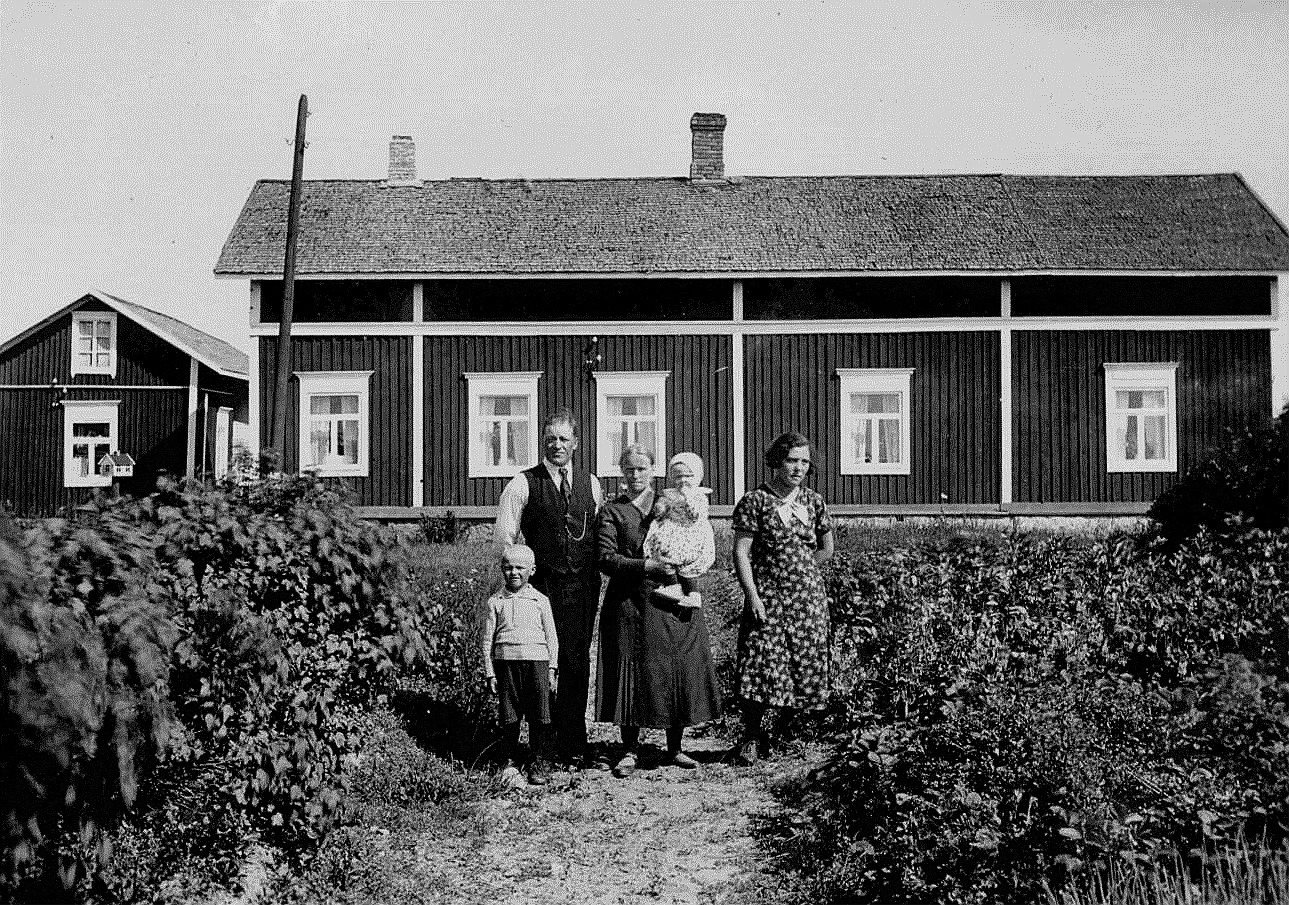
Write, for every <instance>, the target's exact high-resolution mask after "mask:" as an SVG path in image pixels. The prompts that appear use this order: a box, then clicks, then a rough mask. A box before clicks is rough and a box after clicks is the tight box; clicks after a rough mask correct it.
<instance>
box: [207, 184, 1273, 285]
mask: <svg viewBox="0 0 1289 905" xmlns="http://www.w3.org/2000/svg"><path fill="white" fill-rule="evenodd" d="M289 190H290V184H289V182H284V181H261V182H258V183H256V185H255V187H254V188H253V189H252V190H251V194H250V197H249V198H248V199H247V201H246V205H245V206H244V207H243V209H242V212H241V215H240V216H239V217H238V219H237V223H236V224H235V225H234V227H233V230H232V233H231V234H230V235H229V237H228V240H227V242H225V244H224V248H223V251H222V253H221V254H220V257H219V262H218V264H217V265H216V267H215V272H216V273H217V274H221V275H229V276H273V275H280V274H281V272H282V261H283V256H284V248H285V234H286V212H287V200H288V194H289ZM297 267H298V271H297V272H298V273H300V274H305V275H307V274H526V273H533V274H536V273H543V274H591V273H607V274H634V273H674V274H689V273H729V274H738V273H785V274H790V273H794V272H819V271H842V272H844V271H852V272H856V271H875V272H882V271H892V272H900V271H938V270H944V271H1013V270H1015V271H1034V270H1038V271H1049V270H1051V271H1064V270H1098V271H1104V270H1111V271H1217V272H1229V271H1256V272H1267V271H1284V270H1289V233H1287V232H1286V230H1285V228H1284V226H1283V225H1282V224H1281V223H1279V222H1278V221H1277V220H1276V218H1275V217H1274V216H1273V215H1272V214H1271V212H1270V211H1269V210H1268V209H1267V208H1266V207H1265V206H1264V205H1263V204H1262V203H1261V201H1260V200H1259V199H1258V198H1257V196H1256V195H1255V194H1254V193H1253V192H1252V191H1251V190H1250V189H1249V187H1248V186H1247V185H1246V184H1245V183H1244V180H1243V179H1241V178H1240V177H1239V176H1238V175H1236V174H1217V175H1202V176H1006V175H981V176H813V177H812V176H801V177H762V176H748V177H734V178H729V179H722V180H715V181H708V182H700V181H691V180H688V179H683V178H681V179H675V178H652V179H555V180H482V179H450V180H445V181H430V182H425V183H424V184H420V185H411V186H392V185H387V184H384V183H382V182H380V181H330V180H327V181H321V180H320V181H310V182H306V183H305V186H304V193H303V200H302V205H301V217H300V239H299V247H298V255H297Z"/></svg>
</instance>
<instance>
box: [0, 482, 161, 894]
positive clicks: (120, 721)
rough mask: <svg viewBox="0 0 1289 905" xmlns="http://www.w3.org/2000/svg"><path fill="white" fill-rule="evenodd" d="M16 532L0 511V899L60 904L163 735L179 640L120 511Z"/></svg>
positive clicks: (84, 872) (81, 877)
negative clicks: (0, 858)
mask: <svg viewBox="0 0 1289 905" xmlns="http://www.w3.org/2000/svg"><path fill="white" fill-rule="evenodd" d="M80 519H81V521H77V522H69V521H66V520H49V521H46V522H42V523H38V524H37V525H36V527H34V528H33V529H32V530H31V531H30V532H29V533H28V535H27V536H26V537H25V538H23V537H21V536H20V535H19V532H18V531H17V529H16V527H15V526H14V525H13V523H12V522H11V521H10V520H9V519H8V518H7V517H6V516H4V515H2V514H0V591H2V593H3V597H2V599H0V677H2V678H0V682H2V683H3V690H2V692H0V787H3V788H4V790H5V794H4V802H5V804H4V806H3V815H4V846H5V864H4V871H3V876H0V890H2V891H3V892H4V893H5V894H6V896H13V897H17V898H37V899H64V898H66V897H67V896H69V895H72V894H74V893H75V892H76V891H77V890H83V889H84V887H85V885H86V884H87V882H88V880H89V878H90V877H91V875H92V874H93V873H95V872H96V870H97V868H98V866H100V865H101V864H102V863H103V862H104V861H106V859H107V857H108V856H109V855H110V836H109V835H108V833H107V832H106V831H107V830H109V829H110V828H111V826H112V824H113V823H114V822H115V821H116V820H117V819H118V818H119V817H120V815H121V814H122V813H123V812H124V811H125V810H126V809H128V808H129V807H131V806H132V805H133V804H134V802H135V799H136V796H137V793H138V789H139V782H140V776H141V775H144V774H145V773H146V771H147V769H148V767H149V766H150V765H151V764H152V763H154V762H155V759H156V757H157V756H158V755H159V753H160V752H161V750H162V748H163V746H164V745H165V744H166V742H167V739H168V734H169V730H170V729H171V725H172V724H171V720H170V707H169V704H168V700H167V686H166V683H167V677H168V673H169V670H170V651H171V649H172V647H173V645H174V641H175V636H176V630H175V626H174V624H173V621H172V620H171V619H170V617H169V615H168V613H167V611H166V608H165V606H164V604H163V603H162V602H160V599H159V594H158V593H157V588H156V587H155V586H154V585H151V584H150V583H149V581H150V577H151V575H152V573H153V570H154V565H153V558H152V552H151V550H150V549H149V547H148V545H147V544H146V543H145V542H144V541H143V540H142V539H141V538H140V536H139V532H138V530H137V526H136V525H135V524H133V523H132V521H131V520H130V518H129V517H128V515H127V514H126V513H125V512H124V511H123V510H122V509H121V508H119V507H118V508H115V509H108V510H106V511H103V512H93V511H90V512H86V513H83V514H82V515H81V516H80Z"/></svg>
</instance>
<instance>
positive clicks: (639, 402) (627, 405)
mask: <svg viewBox="0 0 1289 905" xmlns="http://www.w3.org/2000/svg"><path fill="white" fill-rule="evenodd" d="M605 402H606V403H607V406H608V410H609V414H610V415H652V414H653V413H654V397H653V396H652V395H650V396H609V397H608V398H607V399H606V400H605Z"/></svg>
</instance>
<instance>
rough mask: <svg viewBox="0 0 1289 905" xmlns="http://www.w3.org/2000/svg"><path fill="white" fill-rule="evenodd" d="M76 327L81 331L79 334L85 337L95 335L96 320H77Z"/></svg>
mask: <svg viewBox="0 0 1289 905" xmlns="http://www.w3.org/2000/svg"><path fill="white" fill-rule="evenodd" d="M76 329H77V331H78V332H79V335H80V336H82V337H85V338H89V337H91V336H93V335H94V322H93V321H77V322H76Z"/></svg>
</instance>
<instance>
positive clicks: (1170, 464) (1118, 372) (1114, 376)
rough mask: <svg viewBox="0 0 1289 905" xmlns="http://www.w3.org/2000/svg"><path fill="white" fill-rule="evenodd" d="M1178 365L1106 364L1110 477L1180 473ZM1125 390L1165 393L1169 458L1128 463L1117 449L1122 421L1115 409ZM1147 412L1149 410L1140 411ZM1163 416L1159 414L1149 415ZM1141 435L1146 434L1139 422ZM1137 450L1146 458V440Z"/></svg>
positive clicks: (1154, 362)
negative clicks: (1121, 474)
mask: <svg viewBox="0 0 1289 905" xmlns="http://www.w3.org/2000/svg"><path fill="white" fill-rule="evenodd" d="M1177 365H1178V363H1177V362H1175V361H1162V362H1158V361H1149V362H1147V361H1107V362H1104V363H1103V364H1102V368H1103V369H1104V370H1105V431H1106V435H1105V450H1106V471H1107V472H1109V473H1111V474H1116V473H1124V472H1175V471H1177ZM1123 390H1141V391H1144V392H1151V391H1157V390H1163V391H1164V394H1165V399H1164V410H1163V412H1162V414H1163V415H1164V416H1165V419H1166V420H1165V423H1164V442H1165V443H1166V444H1167V447H1168V448H1167V453H1168V454H1167V455H1166V456H1165V457H1164V458H1162V459H1144V458H1143V459H1126V458H1124V454H1123V453H1124V451H1123V450H1122V449H1119V448H1117V447H1116V444H1115V437H1116V436H1117V434H1118V426H1119V423H1120V420H1121V419H1122V418H1126V417H1127V415H1126V412H1123V413H1121V412H1120V411H1119V410H1117V409H1116V408H1115V404H1114V397H1115V393H1117V392H1120V391H1123ZM1141 411H1148V410H1141ZM1150 413H1151V414H1160V413H1159V412H1150ZM1137 429H1138V431H1141V430H1143V428H1142V427H1141V421H1140V419H1139V420H1138V428H1137ZM1137 449H1138V450H1140V451H1141V452H1142V454H1143V455H1144V454H1145V445H1144V438H1143V437H1139V440H1138V444H1137Z"/></svg>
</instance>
